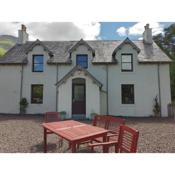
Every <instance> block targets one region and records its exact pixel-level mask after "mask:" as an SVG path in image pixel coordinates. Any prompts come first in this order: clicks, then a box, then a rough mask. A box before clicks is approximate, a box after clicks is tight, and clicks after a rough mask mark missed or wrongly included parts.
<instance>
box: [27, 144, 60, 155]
mask: <svg viewBox="0 0 175 175" xmlns="http://www.w3.org/2000/svg"><path fill="white" fill-rule="evenodd" d="M43 149H44V143H43V142H42V143H40V144H37V145H33V146H32V147H31V148H30V152H31V153H43ZM47 150H48V152H50V151H51V152H56V150H57V145H56V144H55V143H48V144H47Z"/></svg>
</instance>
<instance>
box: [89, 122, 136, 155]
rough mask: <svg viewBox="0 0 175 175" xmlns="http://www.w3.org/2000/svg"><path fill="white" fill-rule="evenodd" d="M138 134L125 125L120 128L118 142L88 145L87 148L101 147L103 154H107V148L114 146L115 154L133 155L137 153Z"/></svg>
mask: <svg viewBox="0 0 175 175" xmlns="http://www.w3.org/2000/svg"><path fill="white" fill-rule="evenodd" d="M138 137H139V132H138V131H137V130H135V129H133V128H130V127H128V126H126V125H122V126H120V131H119V137H118V140H113V141H107V142H101V143H95V144H89V147H91V148H94V147H99V146H102V147H103V152H104V153H108V152H109V147H111V146H115V152H116V153H135V152H136V151H137V142H138Z"/></svg>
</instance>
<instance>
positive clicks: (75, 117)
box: [72, 114, 86, 120]
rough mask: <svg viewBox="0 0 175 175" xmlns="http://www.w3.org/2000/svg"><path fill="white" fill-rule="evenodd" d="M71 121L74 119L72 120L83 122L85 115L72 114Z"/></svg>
mask: <svg viewBox="0 0 175 175" xmlns="http://www.w3.org/2000/svg"><path fill="white" fill-rule="evenodd" d="M72 119H74V120H85V119H86V115H85V114H72Z"/></svg>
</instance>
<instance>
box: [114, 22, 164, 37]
mask: <svg viewBox="0 0 175 175" xmlns="http://www.w3.org/2000/svg"><path fill="white" fill-rule="evenodd" d="M146 24H147V23H146V22H138V23H136V24H134V25H133V26H131V27H129V28H128V31H129V35H133V36H137V35H138V36H139V35H142V34H143V32H144V26H145V25H146ZM149 24H150V28H152V34H153V36H154V35H157V34H159V33H163V29H164V25H162V24H160V23H158V22H151V23H149ZM116 32H117V33H118V34H119V35H120V36H126V35H127V28H126V27H120V28H118V29H117V30H116Z"/></svg>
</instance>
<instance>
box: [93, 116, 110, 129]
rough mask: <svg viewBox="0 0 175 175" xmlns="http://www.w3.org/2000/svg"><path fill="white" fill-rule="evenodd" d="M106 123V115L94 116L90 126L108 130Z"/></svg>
mask: <svg viewBox="0 0 175 175" xmlns="http://www.w3.org/2000/svg"><path fill="white" fill-rule="evenodd" d="M108 122H109V121H108V118H107V116H106V115H96V116H95V117H94V120H93V123H92V125H93V126H98V127H101V128H104V129H107V128H108Z"/></svg>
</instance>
